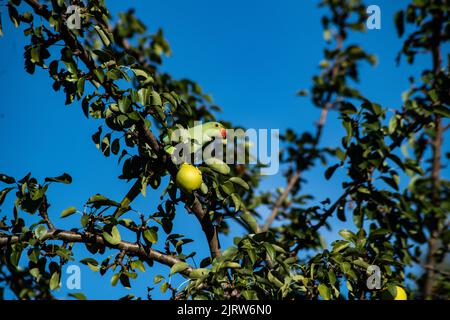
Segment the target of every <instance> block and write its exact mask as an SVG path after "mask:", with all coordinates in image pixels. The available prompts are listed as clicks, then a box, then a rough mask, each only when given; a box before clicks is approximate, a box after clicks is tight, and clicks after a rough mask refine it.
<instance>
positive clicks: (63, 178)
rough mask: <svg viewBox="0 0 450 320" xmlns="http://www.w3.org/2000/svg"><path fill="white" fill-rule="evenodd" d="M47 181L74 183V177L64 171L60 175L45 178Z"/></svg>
mask: <svg viewBox="0 0 450 320" xmlns="http://www.w3.org/2000/svg"><path fill="white" fill-rule="evenodd" d="M45 182H59V183H64V184H70V183H72V177H71V176H70V175H69V174H68V173H63V174H62V175H60V176H58V177H54V178H45Z"/></svg>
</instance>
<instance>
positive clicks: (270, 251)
mask: <svg viewBox="0 0 450 320" xmlns="http://www.w3.org/2000/svg"><path fill="white" fill-rule="evenodd" d="M263 246H264V248H265V249H266V252H267V256H268V257H269V259H270V261H272V262H275V258H276V252H275V249H274V247H273V246H272V245H271V244H270V243H268V242H264V243H263Z"/></svg>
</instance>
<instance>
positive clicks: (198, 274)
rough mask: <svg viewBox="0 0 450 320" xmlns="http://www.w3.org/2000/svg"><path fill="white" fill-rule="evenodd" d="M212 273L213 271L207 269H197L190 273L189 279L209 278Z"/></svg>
mask: <svg viewBox="0 0 450 320" xmlns="http://www.w3.org/2000/svg"><path fill="white" fill-rule="evenodd" d="M210 272H211V270H209V269H206V268H197V269H194V270H192V271H191V272H190V273H189V278H191V279H203V278H204V277H206V276H208V274H209V273H210Z"/></svg>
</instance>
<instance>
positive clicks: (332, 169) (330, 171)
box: [325, 164, 339, 180]
mask: <svg viewBox="0 0 450 320" xmlns="http://www.w3.org/2000/svg"><path fill="white" fill-rule="evenodd" d="M337 168H339V164H335V165H334V166H331V167H329V168H328V169H327V170H326V171H325V179H327V180H329V179H330V178H331V176H332V175H333V173H334V172H335V171H336V169H337Z"/></svg>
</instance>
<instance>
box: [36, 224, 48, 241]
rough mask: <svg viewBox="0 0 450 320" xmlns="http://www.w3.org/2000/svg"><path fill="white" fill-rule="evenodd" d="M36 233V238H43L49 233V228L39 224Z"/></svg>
mask: <svg viewBox="0 0 450 320" xmlns="http://www.w3.org/2000/svg"><path fill="white" fill-rule="evenodd" d="M34 234H35V236H36V238H38V239H39V240H42V239H43V238H44V237H45V235H46V234H47V228H46V227H44V226H39V227H37V228H36V229H35V230H34Z"/></svg>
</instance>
